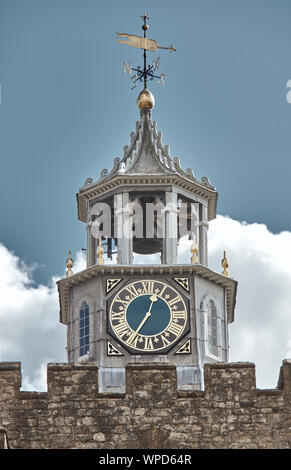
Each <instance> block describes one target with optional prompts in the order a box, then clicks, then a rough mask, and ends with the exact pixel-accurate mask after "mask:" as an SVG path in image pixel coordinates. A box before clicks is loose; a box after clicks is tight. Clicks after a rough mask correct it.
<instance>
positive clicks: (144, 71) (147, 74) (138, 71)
mask: <svg viewBox="0 0 291 470" xmlns="http://www.w3.org/2000/svg"><path fill="white" fill-rule="evenodd" d="M141 18H142V19H143V25H142V29H143V37H141V36H135V35H134V34H125V33H116V34H117V35H118V36H119V38H123V40H121V39H119V38H116V40H117V41H118V42H119V43H120V44H126V45H127V46H132V47H136V48H137V49H143V60H144V64H143V68H142V67H140V66H138V67H137V68H134V67H132V65H131V64H129V65H128V64H127V63H126V61H124V63H123V73H124V74H126V71H128V73H129V75H130V76H131V80H132V81H133V83H134V86H133V87H132V88H131V89H132V90H133V89H134V88H135V87H136V82H138V81H140V82H141V81H142V80H143V82H144V88H145V89H146V88H147V80H153V79H154V78H158V79H159V81H158V83H159V84H160V85H164V82H165V78H166V76H165V74H164V73H161V74H160V75H155V73H156V70H158V68H159V65H160V57H158V58H157V59H155V60H154V61H153V63H152V64H147V51H151V52H156V51H157V50H158V49H168V50H169V51H170V52H175V51H176V49H175V48H174V47H173V45H172V44H171V46H170V47H163V46H159V45H158V43H157V41H155V40H154V39H149V38H147V30H148V28H149V27H148V25H147V22H146V20H147V19H149V17H148V16H147V15H146V14H144V15H143V16H141ZM132 72H135V74H134V75H132Z"/></svg>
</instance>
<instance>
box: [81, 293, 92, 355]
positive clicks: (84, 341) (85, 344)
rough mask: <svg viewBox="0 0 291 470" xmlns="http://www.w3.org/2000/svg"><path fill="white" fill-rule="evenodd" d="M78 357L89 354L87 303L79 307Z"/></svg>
mask: <svg viewBox="0 0 291 470" xmlns="http://www.w3.org/2000/svg"><path fill="white" fill-rule="evenodd" d="M79 326H80V328H79V331H80V356H84V355H85V354H88V352H89V342H90V337H89V329H90V327H89V306H88V304H87V302H82V304H81V307H80V325H79Z"/></svg>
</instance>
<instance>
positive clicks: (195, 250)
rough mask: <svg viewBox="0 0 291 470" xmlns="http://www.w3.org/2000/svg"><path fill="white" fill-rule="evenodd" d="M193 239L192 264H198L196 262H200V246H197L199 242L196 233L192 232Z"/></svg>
mask: <svg viewBox="0 0 291 470" xmlns="http://www.w3.org/2000/svg"><path fill="white" fill-rule="evenodd" d="M192 239H193V243H192V246H191V253H192V256H191V264H196V263H198V246H197V243H196V237H195V235H194V233H193V234H192Z"/></svg>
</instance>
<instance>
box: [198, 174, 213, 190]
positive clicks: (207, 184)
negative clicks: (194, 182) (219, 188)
mask: <svg viewBox="0 0 291 470" xmlns="http://www.w3.org/2000/svg"><path fill="white" fill-rule="evenodd" d="M201 183H203V184H204V185H205V186H207V187H208V188H210V189H214V186H212V184H211V183H210V181H209V178H207V176H202V178H201Z"/></svg>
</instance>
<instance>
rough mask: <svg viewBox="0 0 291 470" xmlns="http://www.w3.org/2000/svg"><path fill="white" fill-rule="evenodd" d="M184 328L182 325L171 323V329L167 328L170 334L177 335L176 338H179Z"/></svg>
mask: <svg viewBox="0 0 291 470" xmlns="http://www.w3.org/2000/svg"><path fill="white" fill-rule="evenodd" d="M182 328H183V326H181V325H176V323H171V325H170V326H169V328H167V331H169V332H170V333H173V335H175V336H179V334H180V333H181V331H182Z"/></svg>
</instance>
